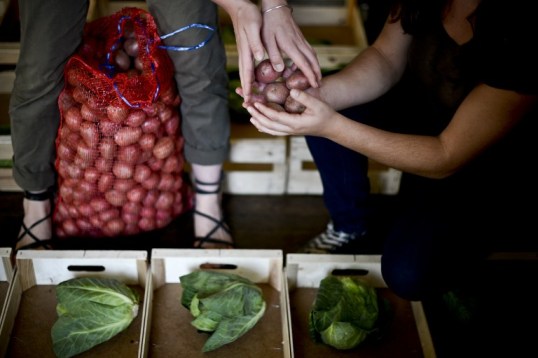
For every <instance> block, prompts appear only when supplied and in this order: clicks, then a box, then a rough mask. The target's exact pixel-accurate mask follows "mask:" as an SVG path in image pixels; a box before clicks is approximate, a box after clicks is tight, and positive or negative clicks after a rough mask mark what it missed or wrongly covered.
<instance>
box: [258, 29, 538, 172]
mask: <svg viewBox="0 0 538 358" xmlns="http://www.w3.org/2000/svg"><path fill="white" fill-rule="evenodd" d="M409 42H410V40H409V37H408V36H407V35H404V34H403V32H402V31H401V28H400V27H399V24H397V23H396V24H387V25H386V26H385V27H384V29H383V31H382V33H381V35H380V38H379V40H376V42H375V43H374V44H373V45H372V48H370V49H367V50H365V51H364V52H363V53H361V54H360V55H359V56H358V57H357V58H356V59H355V60H354V61H353V62H352V63H351V64H350V65H348V66H347V67H346V68H345V69H344V70H343V71H342V72H341V73H338V74H336V75H333V76H329V77H327V78H325V79H324V80H323V81H322V86H321V87H320V89H318V90H309V93H306V92H301V91H296V90H294V91H292V96H293V97H294V98H295V99H297V100H298V101H299V102H301V103H302V104H303V105H305V106H306V110H305V111H304V112H303V113H302V114H300V115H299V114H289V113H285V112H277V111H274V110H271V109H269V108H268V107H267V106H264V105H262V104H259V103H256V104H255V105H254V106H251V107H249V108H248V109H249V112H250V114H251V115H252V119H251V122H252V123H253V124H254V125H255V126H256V127H257V128H258V129H259V130H261V131H263V132H267V133H269V134H273V135H315V136H321V137H326V138H328V139H331V140H333V141H335V142H336V143H339V144H341V145H343V146H346V147H348V148H350V149H352V150H355V151H357V152H360V153H362V154H364V155H366V156H367V157H369V158H372V159H373V160H376V161H378V162H380V163H383V164H385V165H387V166H389V167H392V168H396V169H400V170H402V171H405V172H409V173H413V174H417V175H422V176H426V177H431V178H443V177H446V176H448V175H450V174H452V173H454V172H456V171H457V170H459V169H460V168H462V167H463V166H465V165H466V164H467V163H469V162H470V161H471V160H473V159H474V158H476V157H477V156H478V155H479V154H480V153H481V152H482V151H484V150H485V149H486V148H487V147H489V146H490V145H492V144H493V143H495V142H496V141H498V140H499V138H501V137H503V136H504V135H505V134H506V133H507V132H508V131H509V130H510V129H511V128H512V127H513V126H514V125H515V124H516V123H517V122H518V121H519V120H520V118H522V117H523V115H524V114H525V113H527V112H528V111H529V109H530V108H531V106H533V105H535V104H536V102H537V98H536V96H525V95H521V94H518V93H516V92H514V91H508V90H501V89H497V88H493V87H490V86H487V85H479V86H477V87H476V88H475V89H474V90H472V91H471V92H470V93H469V95H468V96H467V98H466V99H465V100H464V101H463V102H462V103H461V105H460V107H459V108H458V110H457V111H456V112H455V114H454V117H453V118H452V119H451V121H450V123H449V125H448V126H447V127H446V129H445V130H444V131H443V132H442V133H441V134H440V135H438V136H420V135H406V134H399V133H392V132H388V131H384V130H380V129H376V128H374V127H371V126H367V125H365V124H361V123H357V122H355V121H352V120H350V119H349V118H346V117H344V116H342V115H340V114H339V113H337V112H336V111H335V109H336V110H338V109H342V108H346V107H350V106H352V105H356V104H361V103H365V102H367V101H369V100H371V99H373V98H377V97H378V96H379V95H381V94H383V93H385V92H386V90H387V89H388V88H390V87H391V86H392V85H393V84H394V83H396V81H397V80H398V79H399V78H400V77H401V74H402V72H403V70H404V67H405V64H406V60H405V59H406V57H407V47H408V46H409ZM320 98H321V100H320Z"/></svg>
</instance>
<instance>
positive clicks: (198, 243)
mask: <svg viewBox="0 0 538 358" xmlns="http://www.w3.org/2000/svg"><path fill="white" fill-rule="evenodd" d="M194 214H195V215H200V216H202V217H204V218H206V219H208V220H211V221H212V222H214V223H215V226H214V227H213V229H211V230H210V231H209V232H208V233H207V234H206V235H205V236H204V237H196V238H195V240H194V242H195V244H194V245H193V246H194V247H195V248H201V247H202V245H203V244H204V243H206V242H207V243H214V244H225V245H228V246H231V247H235V245H234V243H233V242H229V241H224V240H221V239H216V238H213V237H211V235H213V234H214V233H215V232H216V231H217V230H218V229H222V230H224V231H225V232H226V233H228V234H230V229H229V228H228V225H226V223H225V222H224V219H220V220H218V219H216V218H214V217H213V216H210V215H207V214H206V213H202V212H201V211H198V210H194Z"/></svg>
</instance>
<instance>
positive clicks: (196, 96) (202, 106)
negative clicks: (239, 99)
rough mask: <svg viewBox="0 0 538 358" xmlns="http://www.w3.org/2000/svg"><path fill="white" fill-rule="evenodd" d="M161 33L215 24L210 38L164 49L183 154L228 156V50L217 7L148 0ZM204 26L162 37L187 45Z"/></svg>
mask: <svg viewBox="0 0 538 358" xmlns="http://www.w3.org/2000/svg"><path fill="white" fill-rule="evenodd" d="M147 4H148V9H149V11H150V13H151V14H152V16H153V17H154V18H155V21H156V23H157V26H158V28H159V32H160V34H161V35H164V34H167V33H170V32H173V31H175V30H177V29H179V28H181V27H183V26H187V25H190V24H193V23H201V24H205V25H209V26H212V27H214V28H215V29H216V32H215V34H214V35H213V38H212V39H211V40H210V41H209V42H208V43H207V44H206V45H205V46H204V47H202V48H199V49H196V50H192V51H183V52H177V51H168V53H169V54H170V57H171V58H172V60H173V62H174V68H175V79H176V82H177V84H178V89H179V95H180V97H181V99H182V103H181V105H180V110H181V121H182V135H183V137H184V139H185V150H184V154H185V158H186V160H187V161H188V162H190V163H194V164H202V165H212V164H220V163H222V162H224V160H226V159H227V156H228V150H229V137H230V118H229V112H228V75H227V72H226V53H225V51H224V45H223V43H222V40H221V38H220V36H219V34H218V33H217V31H218V8H217V6H216V5H215V4H214V3H213V2H211V1H210V0H148V1H147ZM208 34H209V32H208V30H200V29H195V28H193V29H189V30H186V31H184V32H182V33H179V34H177V35H175V36H172V37H170V38H168V39H166V40H165V44H166V45H167V46H191V45H195V44H198V43H199V42H201V41H203V40H204V39H205V38H206V37H207V35H208Z"/></svg>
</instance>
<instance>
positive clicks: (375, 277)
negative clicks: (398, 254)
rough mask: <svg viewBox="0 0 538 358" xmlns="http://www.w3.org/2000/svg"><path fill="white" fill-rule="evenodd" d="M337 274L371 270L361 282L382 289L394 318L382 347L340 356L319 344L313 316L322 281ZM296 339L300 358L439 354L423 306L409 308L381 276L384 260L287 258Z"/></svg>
mask: <svg viewBox="0 0 538 358" xmlns="http://www.w3.org/2000/svg"><path fill="white" fill-rule="evenodd" d="M334 270H366V272H367V274H366V275H365V276H360V277H361V279H363V280H364V281H365V282H366V283H368V284H369V285H371V286H372V287H375V288H376V289H377V292H378V295H379V296H380V297H382V298H384V299H386V300H388V302H389V303H390V306H391V309H392V311H393V317H392V318H391V321H390V326H389V329H388V332H387V333H386V335H384V336H383V337H382V340H381V341H380V342H376V343H375V344H369V345H366V344H364V345H360V346H358V347H356V348H355V349H352V350H348V351H346V350H337V349H334V348H332V347H330V346H328V345H324V344H317V343H315V342H314V341H313V340H312V339H311V338H310V336H309V333H308V315H309V313H310V310H311V308H312V306H313V303H314V300H315V298H316V295H317V292H318V288H319V283H320V281H321V280H322V279H323V278H325V277H327V276H328V275H330V274H331V273H332V272H333V271H334ZM285 271H286V276H287V279H288V298H289V301H288V308H289V317H290V322H291V329H290V336H291V337H292V342H293V345H292V347H293V352H292V356H294V357H325V358H330V357H357V356H359V354H360V357H363V358H368V357H376V358H377V357H379V358H381V357H399V358H406V357H423V358H434V357H435V350H434V347H433V343H432V340H431V336H430V332H429V328H428V324H427V322H426V318H425V315H424V310H423V307H422V304H421V302H409V301H406V300H403V299H401V298H399V297H398V296H396V295H395V294H394V293H392V292H391V291H390V290H389V289H388V288H386V284H385V282H384V280H383V278H382V276H381V257H380V256H379V255H311V254H288V255H287V256H286V268H285Z"/></svg>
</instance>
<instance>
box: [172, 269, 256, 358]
mask: <svg viewBox="0 0 538 358" xmlns="http://www.w3.org/2000/svg"><path fill="white" fill-rule="evenodd" d="M180 281H181V284H182V286H183V295H182V299H181V302H182V304H183V305H187V307H188V308H189V309H190V312H191V314H192V315H193V316H194V317H195V319H194V320H193V321H192V322H191V324H192V325H193V326H194V327H196V328H197V329H198V330H201V331H205V332H213V333H212V334H211V336H210V337H209V338H208V340H207V341H206V343H205V344H204V346H203V348H202V351H203V352H209V351H212V350H215V349H217V348H220V347H222V346H223V345H225V344H228V343H231V342H233V341H235V340H237V339H238V338H239V337H241V336H242V335H243V334H245V333H246V332H248V331H249V330H250V329H251V328H252V327H254V325H256V323H257V322H258V321H259V320H260V318H261V317H262V316H263V314H264V312H265V308H266V304H265V301H264V300H263V295H262V291H261V289H260V288H259V287H258V286H257V285H255V284H254V283H253V282H251V281H250V280H248V279H245V278H243V277H241V276H238V275H233V274H227V273H221V272H214V271H195V272H192V273H190V274H188V275H185V276H181V277H180Z"/></svg>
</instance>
